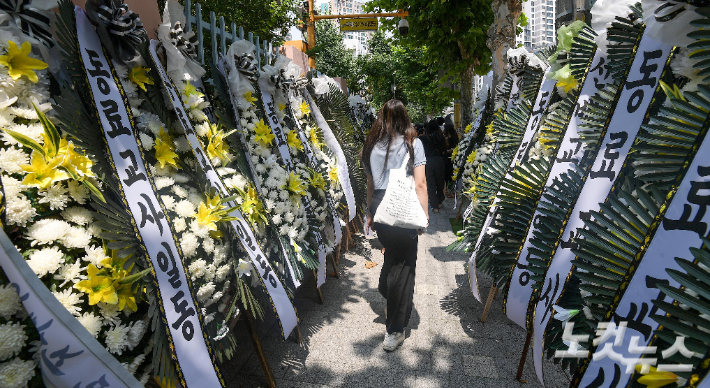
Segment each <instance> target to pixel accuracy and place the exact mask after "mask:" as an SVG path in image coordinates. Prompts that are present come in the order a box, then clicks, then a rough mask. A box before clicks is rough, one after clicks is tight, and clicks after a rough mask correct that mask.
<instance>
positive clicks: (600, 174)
mask: <svg viewBox="0 0 710 388" xmlns="http://www.w3.org/2000/svg"><path fill="white" fill-rule="evenodd" d="M609 138H610V139H611V141H610V142H609V143H608V144H607V145H606V150H605V151H604V160H602V165H601V166H600V167H599V171H590V172H589V176H590V177H591V178H592V179H596V178H608V179H609V180H610V181H613V180H614V178H615V177H616V172H615V171H614V170H613V168H614V161H615V160H616V159H619V157H620V156H621V155H620V154H619V153H618V152H616V151H614V150H615V149H618V148H621V147H623V146H624V144H625V143H626V140H628V138H629V134H628V133H626V132H624V131H621V132H614V133H610V134H609ZM616 140H619V141H618V142H616ZM607 161H609V163H607Z"/></svg>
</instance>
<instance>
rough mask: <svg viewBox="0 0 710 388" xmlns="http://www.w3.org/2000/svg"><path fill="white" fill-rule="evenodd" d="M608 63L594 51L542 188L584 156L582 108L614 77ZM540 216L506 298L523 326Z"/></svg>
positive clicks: (509, 311)
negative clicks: (530, 260)
mask: <svg viewBox="0 0 710 388" xmlns="http://www.w3.org/2000/svg"><path fill="white" fill-rule="evenodd" d="M607 63H608V61H607V59H606V55H605V54H603V53H602V52H601V51H599V50H597V51H596V53H595V54H594V59H593V60H592V65H591V67H590V69H589V73H588V75H587V78H586V79H585V81H584V85H583V86H582V90H581V92H580V94H579V97H578V98H577V106H576V107H575V108H574V113H573V114H572V117H571V119H570V122H569V124H568V125H567V131H566V132H565V135H564V137H563V138H562V142H561V144H560V148H559V150H558V151H557V157H556V159H555V162H554V164H553V165H552V168H551V169H550V175H548V177H547V181H546V182H545V186H544V189H543V192H545V191H547V190H549V187H551V186H552V183H553V182H554V180H555V179H558V178H559V177H560V176H561V175H562V174H565V173H567V172H569V171H570V170H572V169H574V168H575V166H576V165H577V164H578V163H579V161H580V160H582V157H583V156H584V147H582V143H581V142H580V141H579V136H578V135H577V125H578V123H579V114H580V113H582V112H581V111H580V109H582V107H583V106H584V105H585V104H586V103H587V101H589V99H590V97H591V96H592V95H594V94H596V93H597V91H599V90H600V89H602V88H603V87H604V85H606V84H607V83H608V82H609V81H611V77H610V76H609V75H610V74H611V72H610V71H608V70H606V68H605V67H604V65H605V64H607ZM540 217H542V213H541V212H540V209H539V207H538V209H536V210H535V214H534V215H533V218H532V222H531V223H530V224H529V225H528V233H527V235H526V236H525V240H524V243H523V247H522V249H521V250H520V253H518V259H517V262H516V264H515V268H514V269H513V274H512V276H511V279H510V285H509V287H508V294H507V296H506V302H505V314H506V315H507V316H508V318H510V320H512V321H513V322H515V323H517V324H518V325H519V326H520V327H522V328H526V327H527V315H528V314H527V311H528V305H529V303H530V297H531V295H532V285H531V284H530V272H528V264H529V263H528V251H529V249H530V248H531V247H532V244H531V243H530V239H531V238H532V237H533V235H534V233H535V231H536V227H537V223H538V221H539V219H540Z"/></svg>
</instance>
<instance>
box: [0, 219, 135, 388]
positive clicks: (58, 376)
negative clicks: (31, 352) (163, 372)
mask: <svg viewBox="0 0 710 388" xmlns="http://www.w3.org/2000/svg"><path fill="white" fill-rule="evenodd" d="M0 246H2V249H0V267H2V271H3V272H5V275H6V276H7V279H8V280H9V281H10V284H11V285H12V286H13V287H14V288H15V290H16V291H17V294H18V295H19V296H20V300H21V301H22V305H23V306H24V307H25V310H27V313H29V316H30V318H31V319H32V322H33V323H34V325H35V328H36V329H37V331H38V332H39V342H40V350H39V351H38V353H39V354H40V357H39V361H40V365H41V367H42V379H43V381H44V384H45V385H46V386H48V387H92V386H97V387H98V386H101V387H136V388H138V387H142V385H141V384H140V383H139V382H138V380H136V379H135V377H133V376H132V375H131V374H130V373H129V372H128V370H126V368H124V367H123V365H121V363H119V362H118V360H116V359H115V358H114V357H113V356H112V355H111V354H109V352H108V351H107V350H106V349H104V347H103V346H102V345H101V344H100V343H99V342H98V341H96V339H95V338H94V337H93V336H92V335H91V334H89V332H88V331H86V329H85V328H84V326H82V325H81V323H79V321H77V320H76V318H75V317H74V316H73V315H71V313H70V312H69V311H67V309H66V308H65V307H64V306H63V305H62V304H61V303H59V301H58V300H57V299H56V298H55V297H54V295H52V293H51V292H50V291H49V290H48V289H47V287H46V286H45V285H44V283H42V281H40V280H39V278H38V277H37V275H35V273H34V272H33V271H32V269H31V268H30V266H29V265H27V262H26V261H25V259H24V258H23V257H22V255H20V253H19V252H18V251H17V249H15V247H14V246H13V244H12V241H10V239H9V238H8V237H7V235H5V233H4V232H3V231H0Z"/></svg>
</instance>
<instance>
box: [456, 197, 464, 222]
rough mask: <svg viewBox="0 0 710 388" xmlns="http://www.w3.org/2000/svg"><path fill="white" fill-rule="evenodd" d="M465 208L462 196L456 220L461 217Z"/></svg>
mask: <svg viewBox="0 0 710 388" xmlns="http://www.w3.org/2000/svg"><path fill="white" fill-rule="evenodd" d="M462 209H463V198H461V204H460V205H459V212H458V214H456V221H458V220H460V219H461V210H462Z"/></svg>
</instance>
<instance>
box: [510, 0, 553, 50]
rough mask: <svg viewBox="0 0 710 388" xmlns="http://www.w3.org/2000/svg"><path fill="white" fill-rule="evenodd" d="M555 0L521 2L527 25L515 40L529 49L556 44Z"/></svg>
mask: <svg viewBox="0 0 710 388" xmlns="http://www.w3.org/2000/svg"><path fill="white" fill-rule="evenodd" d="M555 7H556V0H529V1H526V2H524V3H523V12H524V13H525V15H526V16H527V18H528V25H527V26H525V27H523V31H522V32H521V33H520V34H519V35H518V37H517V39H516V41H517V43H518V44H521V45H523V46H524V47H525V48H526V49H528V50H529V51H537V50H539V49H541V48H543V47H546V46H551V45H554V44H557V35H556V28H555Z"/></svg>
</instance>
